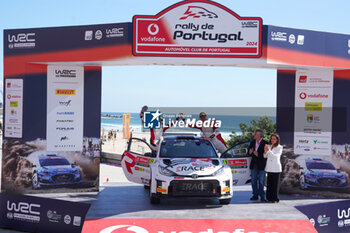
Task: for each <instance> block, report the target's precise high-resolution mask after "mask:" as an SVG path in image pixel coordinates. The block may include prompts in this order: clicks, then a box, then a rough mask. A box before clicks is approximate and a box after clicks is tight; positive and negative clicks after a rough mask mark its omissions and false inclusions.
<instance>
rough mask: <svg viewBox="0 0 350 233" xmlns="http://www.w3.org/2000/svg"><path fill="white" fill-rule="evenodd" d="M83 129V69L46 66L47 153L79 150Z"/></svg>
mask: <svg viewBox="0 0 350 233" xmlns="http://www.w3.org/2000/svg"><path fill="white" fill-rule="evenodd" d="M83 127H84V68H83V67H73V66H48V67H47V128H46V132H47V150H48V151H81V150H82V149H83Z"/></svg>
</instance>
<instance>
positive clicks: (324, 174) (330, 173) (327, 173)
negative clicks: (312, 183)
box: [310, 169, 342, 177]
mask: <svg viewBox="0 0 350 233" xmlns="http://www.w3.org/2000/svg"><path fill="white" fill-rule="evenodd" d="M310 172H311V173H313V174H315V175H318V176H322V177H337V176H340V175H342V173H339V172H338V171H336V170H327V169H313V170H310Z"/></svg>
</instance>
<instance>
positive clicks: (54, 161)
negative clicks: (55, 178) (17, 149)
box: [40, 158, 70, 167]
mask: <svg viewBox="0 0 350 233" xmlns="http://www.w3.org/2000/svg"><path fill="white" fill-rule="evenodd" d="M59 165H70V163H69V162H68V160H67V159H64V158H50V159H40V166H42V167H45V166H59Z"/></svg>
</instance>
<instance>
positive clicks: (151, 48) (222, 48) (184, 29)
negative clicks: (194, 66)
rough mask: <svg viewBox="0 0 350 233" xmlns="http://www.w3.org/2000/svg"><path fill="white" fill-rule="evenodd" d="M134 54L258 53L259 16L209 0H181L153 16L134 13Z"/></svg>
mask: <svg viewBox="0 0 350 233" xmlns="http://www.w3.org/2000/svg"><path fill="white" fill-rule="evenodd" d="M133 25H134V38H133V54H134V55H135V56H180V57H186V56H187V57H251V58H258V57H260V56H261V37H262V35H261V34H262V19H261V18H258V17H240V16H239V15H237V14H236V13H235V12H233V11H231V10H229V9H228V8H226V7H224V6H222V5H220V4H218V3H215V2H212V1H203V0H201V1H198V0H191V1H182V2H180V3H177V4H175V5H173V6H171V7H169V8H167V9H165V10H163V11H162V12H160V13H159V14H157V15H156V16H141V15H137V16H134V19H133Z"/></svg>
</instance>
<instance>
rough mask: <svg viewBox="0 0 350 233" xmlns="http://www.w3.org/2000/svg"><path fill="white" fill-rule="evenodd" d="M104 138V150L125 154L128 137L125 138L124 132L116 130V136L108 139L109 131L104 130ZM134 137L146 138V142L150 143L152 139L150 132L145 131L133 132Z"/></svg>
mask: <svg viewBox="0 0 350 233" xmlns="http://www.w3.org/2000/svg"><path fill="white" fill-rule="evenodd" d="M104 135H105V136H104V138H106V139H105V140H103V144H102V152H110V153H116V154H123V152H124V151H125V150H126V147H127V142H128V139H123V132H116V138H112V139H108V131H107V132H106V131H105V132H104ZM132 137H133V138H140V139H146V142H147V143H149V140H150V133H149V132H144V133H142V132H141V133H139V132H137V133H133V134H132Z"/></svg>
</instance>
